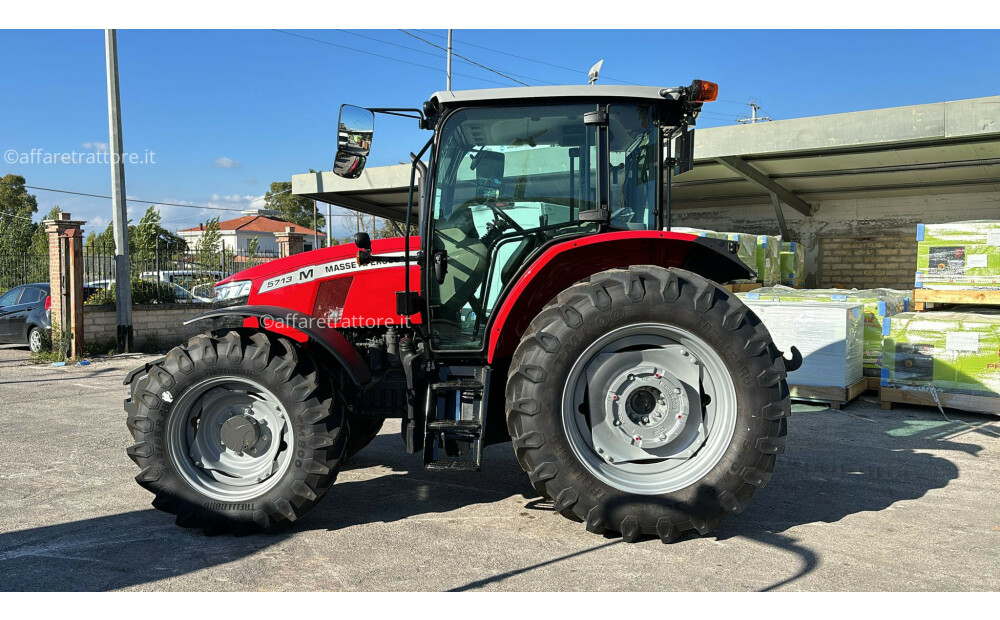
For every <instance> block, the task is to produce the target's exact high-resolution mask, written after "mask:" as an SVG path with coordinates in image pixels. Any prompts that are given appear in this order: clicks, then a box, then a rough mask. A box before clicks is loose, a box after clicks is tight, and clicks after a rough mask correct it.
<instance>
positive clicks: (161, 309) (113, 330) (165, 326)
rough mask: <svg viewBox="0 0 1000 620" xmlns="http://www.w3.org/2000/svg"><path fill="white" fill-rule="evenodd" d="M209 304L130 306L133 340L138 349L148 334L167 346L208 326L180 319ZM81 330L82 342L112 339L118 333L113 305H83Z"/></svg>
mask: <svg viewBox="0 0 1000 620" xmlns="http://www.w3.org/2000/svg"><path fill="white" fill-rule="evenodd" d="M211 308H212V305H211V304H149V305H135V306H132V333H133V342H134V344H135V346H136V348H137V349H142V348H143V347H144V346H145V345H146V343H147V339H148V338H149V337H150V336H151V335H152V336H154V337H155V338H156V341H157V342H158V343H159V344H161V345H162V346H163V347H166V348H169V347H173V346H176V345H178V344H181V343H182V342H185V341H186V340H187V339H188V338H190V337H192V336H195V335H197V334H200V333H202V332H204V331H205V330H206V329H208V327H209V324H208V323H200V322H199V323H193V324H191V325H184V324H183V323H184V321H186V320H187V319H190V318H191V317H193V316H196V315H198V314H201V313H202V312H206V311H207V310H210V309H211ZM83 333H84V338H85V341H86V344H88V345H93V344H100V345H104V344H107V343H111V342H114V341H115V340H116V339H117V337H118V326H117V319H116V316H115V307H114V306H110V305H108V306H84V310H83Z"/></svg>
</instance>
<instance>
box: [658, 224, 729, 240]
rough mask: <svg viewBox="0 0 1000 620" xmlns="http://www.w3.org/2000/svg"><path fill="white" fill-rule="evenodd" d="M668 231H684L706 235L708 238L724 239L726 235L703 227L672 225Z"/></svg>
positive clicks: (690, 233)
mask: <svg viewBox="0 0 1000 620" xmlns="http://www.w3.org/2000/svg"><path fill="white" fill-rule="evenodd" d="M670 232H677V233H685V234H688V235H698V236H699V237H708V238H709V239H725V238H726V235H725V234H724V233H720V232H715V231H714V230H708V229H705V228H688V227H686V226H674V227H673V228H671V229H670Z"/></svg>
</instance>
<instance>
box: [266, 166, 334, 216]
mask: <svg viewBox="0 0 1000 620" xmlns="http://www.w3.org/2000/svg"><path fill="white" fill-rule="evenodd" d="M310 172H315V170H310ZM264 208H266V209H270V210H272V211H277V213H278V217H279V218H281V219H283V220H285V221H286V222H291V223H293V224H296V225H298V226H305V227H306V228H312V227H313V202H312V199H310V198H306V197H305V196H296V195H294V194H292V184H291V182H290V181H275V182H274V183H271V189H269V190H268V191H267V193H266V194H264ZM316 225H317V226H319V227H320V228H323V227H324V226H326V218H324V217H323V216H322V215H318V214H317V218H316Z"/></svg>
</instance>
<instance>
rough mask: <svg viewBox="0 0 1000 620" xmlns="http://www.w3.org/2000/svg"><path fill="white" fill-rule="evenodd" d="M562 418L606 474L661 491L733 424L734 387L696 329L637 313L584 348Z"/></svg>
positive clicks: (598, 472) (686, 482) (698, 464)
mask: <svg viewBox="0 0 1000 620" xmlns="http://www.w3.org/2000/svg"><path fill="white" fill-rule="evenodd" d="M562 410H563V411H562V419H563V427H564V429H565V431H566V436H567V438H568V440H569V444H570V446H571V448H572V449H573V452H574V453H575V455H576V456H577V458H578V459H579V460H580V462H581V463H582V464H583V465H584V466H585V467H586V468H587V469H588V470H589V471H590V472H591V473H592V474H594V475H595V476H596V477H597V478H599V479H600V480H601V481H603V482H604V483H606V484H608V485H610V486H612V487H615V488H617V489H619V490H621V491H625V492H628V493H633V494H640V495H661V494H664V493H670V492H673V491H677V490H679V489H683V488H685V487H688V486H690V485H692V484H694V483H696V482H698V481H699V480H701V479H702V478H704V477H705V475H707V474H708V473H709V472H710V471H711V470H712V469H713V468H714V467H715V466H716V465H717V464H718V463H719V461H720V460H721V459H722V456H723V454H725V452H726V449H727V448H728V447H729V445H730V443H731V442H732V438H733V434H734V433H735V430H736V387H735V384H734V383H733V379H732V376H731V374H730V372H729V370H728V369H727V368H726V364H725V362H724V361H723V359H722V357H721V356H720V355H719V354H718V353H716V351H715V350H714V349H713V348H712V347H710V346H709V345H708V344H707V343H706V342H705V341H704V340H702V339H701V338H700V337H698V336H695V335H694V334H692V333H691V332H689V331H687V330H685V329H682V328H679V327H675V326H672V325H665V324H657V323H643V324H636V325H629V326H625V327H621V328H618V329H616V330H613V331H612V332H610V333H608V334H605V335H604V336H602V337H601V338H599V339H598V340H597V341H596V342H594V343H593V344H591V345H590V346H589V347H587V349H586V350H585V351H584V352H583V353H582V354H581V355H580V357H579V358H578V359H577V361H576V362H575V363H574V364H573V366H572V368H571V369H570V373H569V377H568V379H567V382H566V387H565V389H564V392H563V406H562Z"/></svg>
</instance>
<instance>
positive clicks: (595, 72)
mask: <svg viewBox="0 0 1000 620" xmlns="http://www.w3.org/2000/svg"><path fill="white" fill-rule="evenodd" d="M603 64H604V59H603V58H602V59H600V60H598V61H597V64H595V65H594V66H593V67H591V68H590V71H589V72H588V77H589V78H590V84H593V83H594V82H596V81H597V75H598V74H599V73H600V72H601V65H603Z"/></svg>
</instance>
